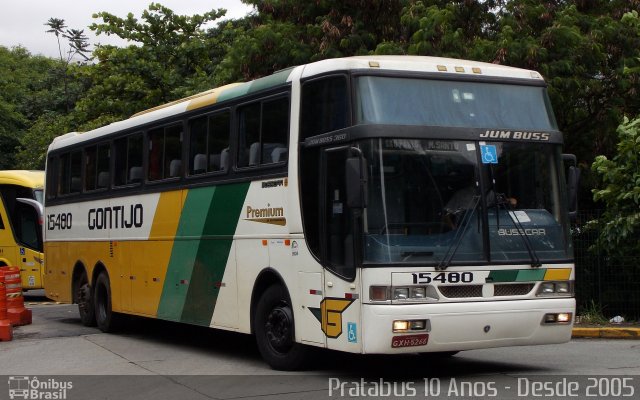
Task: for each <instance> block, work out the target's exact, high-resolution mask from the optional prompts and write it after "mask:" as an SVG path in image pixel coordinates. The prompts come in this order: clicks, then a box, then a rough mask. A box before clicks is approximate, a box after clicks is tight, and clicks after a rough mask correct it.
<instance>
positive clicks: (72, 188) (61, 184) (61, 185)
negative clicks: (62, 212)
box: [58, 150, 82, 195]
mask: <svg viewBox="0 0 640 400" xmlns="http://www.w3.org/2000/svg"><path fill="white" fill-rule="evenodd" d="M81 176H82V151H80V150H77V151H73V152H71V153H66V154H63V155H61V156H60V173H59V175H58V194H59V195H65V194H71V193H80V191H81V190H82V180H81Z"/></svg>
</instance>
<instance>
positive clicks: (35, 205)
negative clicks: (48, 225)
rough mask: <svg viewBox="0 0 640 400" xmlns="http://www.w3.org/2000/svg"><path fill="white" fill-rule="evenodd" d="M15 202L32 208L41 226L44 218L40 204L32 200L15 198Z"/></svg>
mask: <svg viewBox="0 0 640 400" xmlns="http://www.w3.org/2000/svg"><path fill="white" fill-rule="evenodd" d="M16 200H17V201H19V202H20V203H23V204H26V205H28V206H31V208H33V209H34V210H35V212H36V214H37V215H38V222H39V223H40V225H42V223H43V221H44V218H43V215H44V207H42V204H40V203H38V202H37V201H36V200H33V199H24V198H17V199H16Z"/></svg>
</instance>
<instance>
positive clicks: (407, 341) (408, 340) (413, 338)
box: [391, 333, 429, 348]
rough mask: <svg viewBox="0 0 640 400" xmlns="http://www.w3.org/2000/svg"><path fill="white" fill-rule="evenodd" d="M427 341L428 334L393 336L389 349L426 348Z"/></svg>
mask: <svg viewBox="0 0 640 400" xmlns="http://www.w3.org/2000/svg"><path fill="white" fill-rule="evenodd" d="M428 341H429V334H428V333H423V334H420V335H405V336H394V337H393V338H391V347H393V348H397V347H413V346H426V345H427V342H428Z"/></svg>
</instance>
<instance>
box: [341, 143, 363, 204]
mask: <svg viewBox="0 0 640 400" xmlns="http://www.w3.org/2000/svg"><path fill="white" fill-rule="evenodd" d="M345 174H346V177H345V178H346V179H345V183H346V185H347V206H349V207H351V208H360V209H363V208H366V207H367V199H368V193H367V192H368V190H367V160H365V158H364V157H363V156H362V155H359V156H356V157H349V158H347V159H346V161H345Z"/></svg>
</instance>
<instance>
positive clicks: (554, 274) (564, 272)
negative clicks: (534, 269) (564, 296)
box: [544, 268, 571, 281]
mask: <svg viewBox="0 0 640 400" xmlns="http://www.w3.org/2000/svg"><path fill="white" fill-rule="evenodd" d="M570 277H571V268H555V269H552V268H549V269H547V272H546V273H545V274H544V280H545V281H566V280H568V279H569V278H570Z"/></svg>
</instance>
